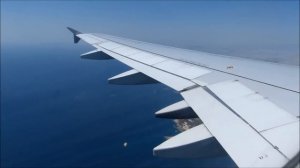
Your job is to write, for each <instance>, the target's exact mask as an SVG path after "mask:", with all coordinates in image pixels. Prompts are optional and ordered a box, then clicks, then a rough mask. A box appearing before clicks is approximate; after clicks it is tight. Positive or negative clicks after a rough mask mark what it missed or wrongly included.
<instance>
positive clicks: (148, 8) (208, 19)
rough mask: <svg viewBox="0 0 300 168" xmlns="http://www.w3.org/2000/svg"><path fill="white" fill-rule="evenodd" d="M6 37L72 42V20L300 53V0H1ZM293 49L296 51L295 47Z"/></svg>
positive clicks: (140, 33) (169, 40)
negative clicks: (110, 0) (69, 28)
mask: <svg viewBox="0 0 300 168" xmlns="http://www.w3.org/2000/svg"><path fill="white" fill-rule="evenodd" d="M1 3H2V4H1V43H2V44H8V45H10V44H19V45H24V44H26V45H35V44H45V43H67V42H71V40H72V39H70V38H71V37H70V33H69V32H67V30H66V28H65V27H66V26H71V27H74V28H76V29H78V30H80V31H83V32H101V33H107V34H112V35H119V36H125V37H130V38H133V39H139V40H143V41H150V42H157V43H165V44H170V45H175V46H183V47H184V46H187V47H195V48H197V47H199V46H200V47H202V48H204V49H205V48H207V49H209V48H232V49H233V50H234V49H238V48H240V47H242V48H252V49H253V48H258V49H265V50H266V49H270V50H272V49H273V48H275V49H280V50H281V49H282V50H289V52H292V53H289V54H296V55H298V54H299V49H298V46H299V1H244V2H241V1H214V2H210V1H199V2H195V1H189V2H184V1H176V2H171V1H164V2H158V1H154V2H150V1H142V2H138V1H127V2H121V1H115V2H109V1H102V2H97V1H62V2H59V1H55V2H52V1H29V2H24V1H12V2H10V1H4V2H3V1H1ZM291 50H292V51H291Z"/></svg>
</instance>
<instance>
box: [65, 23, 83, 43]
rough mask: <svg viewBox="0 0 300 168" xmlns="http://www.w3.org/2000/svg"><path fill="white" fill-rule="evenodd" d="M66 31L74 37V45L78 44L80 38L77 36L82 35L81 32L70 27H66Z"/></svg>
mask: <svg viewBox="0 0 300 168" xmlns="http://www.w3.org/2000/svg"><path fill="white" fill-rule="evenodd" d="M67 29H68V30H70V31H71V32H72V33H73V36H74V43H78V42H79V40H80V38H79V37H78V36H77V35H78V34H82V33H81V32H79V31H77V30H75V29H73V28H71V27H67Z"/></svg>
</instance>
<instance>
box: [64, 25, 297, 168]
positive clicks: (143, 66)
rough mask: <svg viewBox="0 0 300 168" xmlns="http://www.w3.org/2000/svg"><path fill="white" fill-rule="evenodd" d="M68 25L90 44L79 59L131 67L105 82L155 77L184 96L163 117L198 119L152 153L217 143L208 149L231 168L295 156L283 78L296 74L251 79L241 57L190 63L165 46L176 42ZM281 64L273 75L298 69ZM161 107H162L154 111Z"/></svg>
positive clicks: (181, 152)
mask: <svg viewBox="0 0 300 168" xmlns="http://www.w3.org/2000/svg"><path fill="white" fill-rule="evenodd" d="M68 29H69V30H70V31H71V32H72V33H73V35H74V42H75V43H77V42H78V41H79V39H82V40H83V41H85V42H87V43H88V44H91V45H92V46H93V47H95V48H96V50H95V51H92V52H89V53H86V54H84V57H85V58H87V59H101V58H102V59H103V58H107V59H110V58H114V59H116V60H118V61H120V62H122V63H124V64H126V65H128V66H130V67H131V68H133V70H131V71H128V72H125V73H122V74H120V75H117V76H115V77H113V78H111V79H110V81H111V82H110V83H113V84H124V83H125V84H147V83H156V82H160V83H163V84H165V85H167V86H169V87H171V88H173V89H174V90H176V91H178V92H179V93H180V94H181V95H182V97H183V99H184V100H183V101H182V102H180V105H178V103H177V105H173V106H170V107H169V108H168V109H172V110H171V112H170V110H169V111H168V114H167V115H168V117H166V118H177V117H178V118H180V117H182V116H185V117H186V116H193V117H192V118H194V117H195V115H197V116H198V117H199V118H200V119H201V120H202V122H203V124H202V125H199V126H197V127H195V128H194V129H191V130H188V131H186V132H183V133H181V134H179V135H177V136H175V137H172V138H171V139H169V140H167V141H166V142H164V143H162V144H161V145H159V146H158V147H156V148H154V154H155V155H158V156H167V157H168V156H169V157H184V156H187V155H188V154H190V155H192V156H194V157H196V156H197V157H205V156H206V155H205V154H203V153H202V152H203V151H209V149H212V148H210V147H214V148H215V147H216V146H218V150H217V151H216V153H218V152H219V153H222V152H224V151H225V152H227V153H228V154H229V155H230V157H231V158H232V159H233V160H234V162H235V163H236V164H237V166H239V167H283V166H285V165H287V164H289V165H290V164H291V162H293V163H296V162H295V161H294V160H295V157H297V156H298V155H299V118H298V117H297V116H299V104H298V102H299V89H297V88H296V87H294V85H286V84H285V82H287V83H289V82H290V83H293V84H295V83H296V85H297V86H299V78H295V79H293V78H284V79H285V80H289V81H284V82H282V81H281V82H278V81H274V79H272V78H273V77H272V76H270V78H271V80H268V76H263V77H264V78H266V79H265V80H263V78H262V75H261V74H259V75H258V77H257V78H256V77H255V75H253V73H254V72H257V71H252V72H247V69H246V68H239V67H240V65H242V66H247V60H239V59H234V58H232V57H227V58H226V59H225V60H224V58H223V57H217V56H211V57H209V56H205V60H203V62H202V63H201V61H202V60H201V59H200V61H199V62H200V63H199V62H197V64H196V63H195V61H194V62H193V61H189V60H186V59H182V58H178V57H174V58H172V57H170V56H169V55H168V53H167V52H166V51H169V50H174V51H178V52H179V51H182V50H180V49H178V48H170V47H164V46H159V47H156V48H155V45H152V44H149V43H143V42H139V41H134V40H129V39H124V38H118V37H114V36H109V35H102V34H91V33H81V32H79V31H77V30H75V29H72V28H68ZM151 47H152V50H151ZM153 48H155V50H153ZM183 53H184V52H183ZM191 55H195V53H192V54H191ZM185 56H186V57H188V56H189V55H185ZM199 58H204V56H203V53H199ZM228 61H231V62H233V63H234V66H230V67H231V68H228V67H229V66H227V68H226V69H225V70H222V69H220V68H219V66H220V65H221V64H222V63H223V62H226V63H227V62H228ZM214 64H216V65H217V66H214ZM249 64H250V65H257V66H261V65H266V66H265V67H266V68H271V70H272V68H274V65H273V64H271V65H270V64H269V63H265V64H264V63H263V62H262V63H261V62H258V63H256V62H254V63H253V61H249ZM227 65H230V64H229V63H227ZM276 66H278V67H281V66H279V65H277V64H276ZM282 66H283V68H282V67H281V68H282V71H281V72H280V73H281V74H284V75H292V76H295V74H296V75H297V73H298V72H297V71H299V67H296V68H295V67H288V66H287V65H282ZM233 67H238V68H237V70H239V72H235V71H236V70H234V71H232V70H230V69H232V68H233ZM250 68H251V67H250ZM252 69H253V68H252ZM295 70H296V72H294V71H295ZM243 71H244V72H243ZM266 71H267V72H269V71H268V70H266ZM282 97H283V98H282ZM285 98H288V99H289V100H288V101H287V100H286V99H285ZM183 105H184V107H183ZM177 107H178V109H176V108H177ZM179 108H180V109H179ZM183 109H184V110H183ZM162 111H166V108H165V109H164V110H161V111H160V112H159V113H157V114H160V113H162ZM165 113H166V112H165ZM183 113H189V115H184V114H183ZM170 114H171V115H170ZM194 114H195V115H194ZM160 115H161V114H160ZM197 133H199V135H196V134H197ZM195 147H198V148H195ZM191 149H195V150H191ZM196 149H197V150H200V151H197V150H196ZM201 151H202V152H201ZM191 153H192V154H191ZM200 153H201V154H200ZM205 153H207V155H215V154H216V153H215V152H205ZM192 156H191V157H192ZM296 164H297V163H296Z"/></svg>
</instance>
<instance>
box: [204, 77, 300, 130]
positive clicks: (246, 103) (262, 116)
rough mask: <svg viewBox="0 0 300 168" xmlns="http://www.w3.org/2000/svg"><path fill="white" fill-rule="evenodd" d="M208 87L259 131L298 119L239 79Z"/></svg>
mask: <svg viewBox="0 0 300 168" xmlns="http://www.w3.org/2000/svg"><path fill="white" fill-rule="evenodd" d="M207 87H208V88H209V90H211V91H212V92H213V93H214V94H215V95H216V96H217V97H218V98H220V99H221V101H223V102H224V103H226V105H228V106H229V107H230V108H232V109H233V110H234V111H235V112H236V113H237V114H238V115H240V116H241V117H242V118H243V119H244V120H245V121H246V122H247V123H249V124H250V125H251V126H253V127H254V128H255V129H256V130H257V131H259V132H260V131H263V130H266V129H271V128H274V127H278V126H281V125H284V124H287V123H291V122H295V121H297V120H298V119H297V118H296V117H294V116H293V115H291V114H289V113H288V112H286V111H284V110H282V109H281V108H279V107H278V106H276V105H275V104H274V103H272V102H271V101H269V100H268V99H267V98H266V97H263V96H262V95H260V94H259V93H256V92H254V91H253V90H251V89H249V88H247V87H246V86H244V85H243V84H241V83H240V82H239V81H225V82H219V83H216V84H212V85H208V86H207Z"/></svg>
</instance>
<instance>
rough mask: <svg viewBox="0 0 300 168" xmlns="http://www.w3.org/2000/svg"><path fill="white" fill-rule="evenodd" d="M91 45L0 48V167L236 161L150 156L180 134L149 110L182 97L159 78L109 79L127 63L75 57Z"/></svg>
mask: <svg viewBox="0 0 300 168" xmlns="http://www.w3.org/2000/svg"><path fill="white" fill-rule="evenodd" d="M91 49H92V48H91V47H89V46H87V45H83V44H80V45H77V46H74V45H73V44H71V43H70V44H55V43H54V44H49V45H38V46H18V47H16V46H2V50H1V167H54V166H55V167H87V166H90V167H230V166H235V164H234V163H233V161H232V160H231V159H230V158H229V157H228V156H224V157H218V158H207V159H166V158H158V157H154V156H153V155H152V149H153V148H154V147H155V146H157V145H159V144H160V143H161V142H163V141H164V140H165V136H172V135H176V134H177V133H178V132H177V131H176V128H174V123H173V122H172V121H171V120H166V119H157V118H155V117H154V112H155V111H157V110H159V109H160V108H163V107H165V106H167V105H169V104H171V103H174V102H176V101H178V100H180V99H181V98H180V96H179V95H178V94H177V93H176V92H174V91H173V90H172V89H170V88H168V87H166V86H164V85H162V84H155V85H141V86H117V85H109V84H108V83H107V79H108V78H109V77H111V76H114V75H116V74H118V73H121V72H123V71H126V70H128V69H129V67H127V66H125V65H123V64H121V63H119V62H117V61H115V60H109V61H90V60H82V59H80V58H79V55H80V54H81V53H83V52H86V51H89V50H91ZM124 142H127V143H128V146H127V147H124V146H123V144H124ZM199 152H201V151H199Z"/></svg>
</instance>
